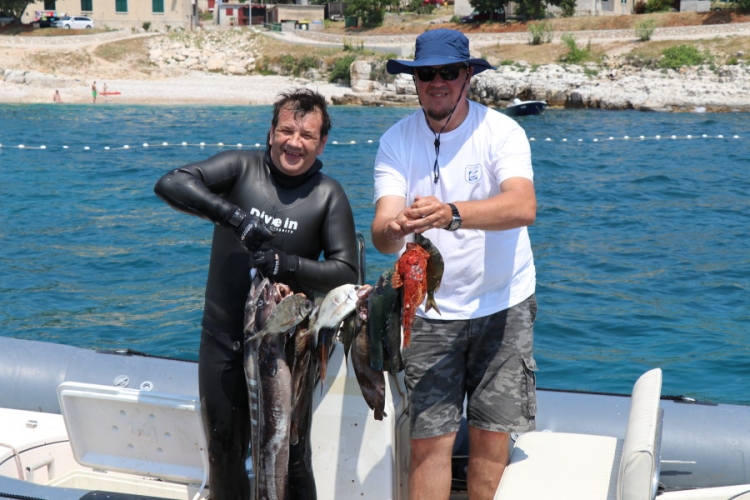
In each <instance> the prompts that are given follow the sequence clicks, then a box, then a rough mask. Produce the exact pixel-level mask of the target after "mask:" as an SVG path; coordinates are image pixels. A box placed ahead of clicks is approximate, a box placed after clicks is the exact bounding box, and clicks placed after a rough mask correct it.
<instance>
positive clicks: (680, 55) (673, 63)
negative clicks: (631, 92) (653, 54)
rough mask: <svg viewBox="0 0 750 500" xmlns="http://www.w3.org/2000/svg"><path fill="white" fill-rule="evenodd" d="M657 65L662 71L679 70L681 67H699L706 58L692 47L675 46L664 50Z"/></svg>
mask: <svg viewBox="0 0 750 500" xmlns="http://www.w3.org/2000/svg"><path fill="white" fill-rule="evenodd" d="M661 55H662V57H661V59H659V62H658V64H657V66H658V67H660V68H662V69H680V68H681V67H683V66H700V65H701V64H703V63H704V62H706V60H707V59H708V56H707V55H706V54H704V53H702V52H701V51H700V50H698V49H697V48H695V47H694V46H692V45H675V46H674V47H669V48H668V49H664V50H663V51H662V53H661Z"/></svg>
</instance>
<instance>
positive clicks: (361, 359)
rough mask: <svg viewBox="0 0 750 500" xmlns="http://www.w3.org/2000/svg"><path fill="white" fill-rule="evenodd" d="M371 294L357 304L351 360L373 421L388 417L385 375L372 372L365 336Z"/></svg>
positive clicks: (380, 371)
mask: <svg viewBox="0 0 750 500" xmlns="http://www.w3.org/2000/svg"><path fill="white" fill-rule="evenodd" d="M371 292H372V288H369V289H368V290H367V293H365V294H362V296H361V297H360V299H359V301H358V302H357V309H356V313H355V316H354V341H353V342H352V345H351V360H352V367H353V368H354V374H355V375H356V377H357V383H359V388H360V390H361V391H362V396H363V397H364V398H365V402H366V403H367V406H369V407H370V409H371V410H373V411H374V412H375V420H383V417H386V416H388V415H386V413H385V375H384V374H383V371H382V370H374V369H373V368H372V367H371V366H370V352H371V349H370V337H369V336H368V335H367V313H368V308H367V304H368V299H369V297H370V294H371Z"/></svg>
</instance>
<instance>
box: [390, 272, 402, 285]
mask: <svg viewBox="0 0 750 500" xmlns="http://www.w3.org/2000/svg"><path fill="white" fill-rule="evenodd" d="M403 284H404V280H403V279H401V275H400V274H399V273H398V272H394V273H393V274H392V275H391V286H392V287H393V288H401V287H402V286H403Z"/></svg>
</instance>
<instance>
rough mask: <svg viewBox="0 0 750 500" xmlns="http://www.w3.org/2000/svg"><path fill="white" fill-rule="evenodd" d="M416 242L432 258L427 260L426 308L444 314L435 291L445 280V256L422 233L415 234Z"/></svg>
mask: <svg viewBox="0 0 750 500" xmlns="http://www.w3.org/2000/svg"><path fill="white" fill-rule="evenodd" d="M414 243H416V244H417V245H419V246H421V247H422V248H424V249H425V250H427V253H429V254H430V258H429V259H428V260H427V304H426V305H425V308H424V310H425V312H427V311H429V310H430V309H435V312H437V313H438V314H442V313H441V312H440V309H438V306H437V303H435V292H437V290H438V288H440V282H441V281H443V270H444V269H445V262H443V256H442V255H441V254H440V250H438V248H437V247H436V246H435V245H433V244H432V242H431V241H430V240H428V239H427V238H426V237H425V236H423V235H421V234H415V235H414Z"/></svg>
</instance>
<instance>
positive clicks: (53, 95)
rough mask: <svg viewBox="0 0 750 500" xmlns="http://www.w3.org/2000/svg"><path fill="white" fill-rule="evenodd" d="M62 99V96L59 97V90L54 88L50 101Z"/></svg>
mask: <svg viewBox="0 0 750 500" xmlns="http://www.w3.org/2000/svg"><path fill="white" fill-rule="evenodd" d="M60 101H62V98H61V97H60V91H59V90H55V93H54V94H52V102H60Z"/></svg>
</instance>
